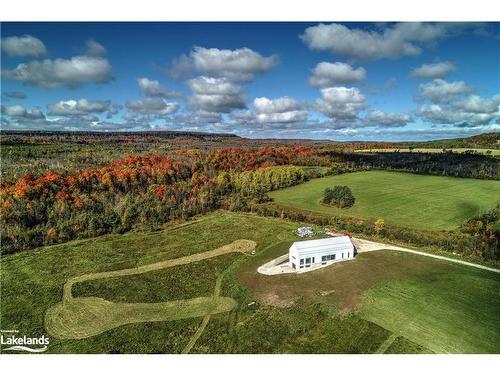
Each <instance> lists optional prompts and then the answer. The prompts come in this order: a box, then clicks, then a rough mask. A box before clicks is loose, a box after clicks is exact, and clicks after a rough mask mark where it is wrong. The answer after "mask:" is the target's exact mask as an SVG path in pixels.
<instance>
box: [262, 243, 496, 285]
mask: <svg viewBox="0 0 500 375" xmlns="http://www.w3.org/2000/svg"><path fill="white" fill-rule="evenodd" d="M352 242H353V244H354V246H355V247H356V250H357V252H358V253H366V252H369V251H378V250H394V251H402V252H405V253H412V254H416V255H422V256H425V257H430V258H435V259H440V260H445V261H448V262H452V263H457V264H463V265H465V266H470V267H475V268H479V269H482V270H486V271H491V272H495V273H500V269H496V268H492V267H487V266H483V265H480V264H476V263H471V262H466V261H463V260H460V259H453V258H448V257H445V256H441V255H434V254H430V253H426V252H423V251H417V250H412V249H408V248H406V247H400V246H394V245H388V244H384V243H381V242H374V241H369V240H363V239H361V238H355V237H353V238H352ZM287 259H288V254H284V255H281V256H279V257H278V258H275V259H273V260H271V261H269V262H267V263H265V264H263V265H262V266H260V267H259V268H258V269H257V272H259V273H260V274H263V275H268V276H271V275H282V274H285V273H296V272H297V271H296V270H294V269H292V267H290V266H289V264H288V262H286V261H287ZM327 266H328V265H327ZM327 266H320V267H316V268H311V269H308V270H305V271H302V272H311V271H315V270H318V269H321V268H324V267H327ZM302 272H301V273H302Z"/></svg>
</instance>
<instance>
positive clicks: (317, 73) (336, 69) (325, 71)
mask: <svg viewBox="0 0 500 375" xmlns="http://www.w3.org/2000/svg"><path fill="white" fill-rule="evenodd" d="M365 78H366V70H365V69H364V68H362V67H359V68H357V69H354V68H353V67H352V66H351V65H349V64H345V63H342V62H336V63H329V62H320V63H319V64H318V65H316V67H315V68H314V69H313V75H312V77H311V78H309V83H310V84H311V85H312V86H314V87H332V86H336V85H339V84H340V85H344V84H348V83H354V82H360V81H363V80H364V79H365Z"/></svg>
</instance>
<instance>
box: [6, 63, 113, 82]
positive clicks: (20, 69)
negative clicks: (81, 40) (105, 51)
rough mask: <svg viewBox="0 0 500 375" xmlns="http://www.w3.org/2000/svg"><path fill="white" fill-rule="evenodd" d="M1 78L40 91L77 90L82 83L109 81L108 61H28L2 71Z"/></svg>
mask: <svg viewBox="0 0 500 375" xmlns="http://www.w3.org/2000/svg"><path fill="white" fill-rule="evenodd" d="M2 77H3V78H6V79H11V80H15V81H19V82H21V83H23V84H25V85H31V86H36V87H44V88H56V87H60V86H68V87H77V86H79V85H81V84H83V83H86V82H92V83H106V82H109V81H110V80H111V79H112V75H111V65H110V64H109V62H108V60H106V59H105V58H102V57H93V56H75V57H72V58H71V59H55V60H51V59H45V60H43V61H32V62H29V63H27V64H19V65H18V66H17V67H16V68H15V69H2Z"/></svg>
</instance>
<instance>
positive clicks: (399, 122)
mask: <svg viewBox="0 0 500 375" xmlns="http://www.w3.org/2000/svg"><path fill="white" fill-rule="evenodd" d="M363 121H364V123H365V124H366V126H377V127H385V128H387V127H401V126H405V125H406V124H408V123H409V122H411V121H412V117H411V115H410V114H408V113H399V112H383V111H379V110H375V111H371V112H370V113H368V115H366V116H365V117H364V118H363Z"/></svg>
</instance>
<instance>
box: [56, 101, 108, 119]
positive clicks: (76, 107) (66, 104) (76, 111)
mask: <svg viewBox="0 0 500 375" xmlns="http://www.w3.org/2000/svg"><path fill="white" fill-rule="evenodd" d="M110 105H111V101H109V100H96V101H91V100H88V99H85V98H82V99H79V100H66V101H60V102H57V103H55V104H51V105H49V106H48V111H47V115H49V116H83V115H88V114H90V113H103V112H106V111H108V110H109V108H110Z"/></svg>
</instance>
